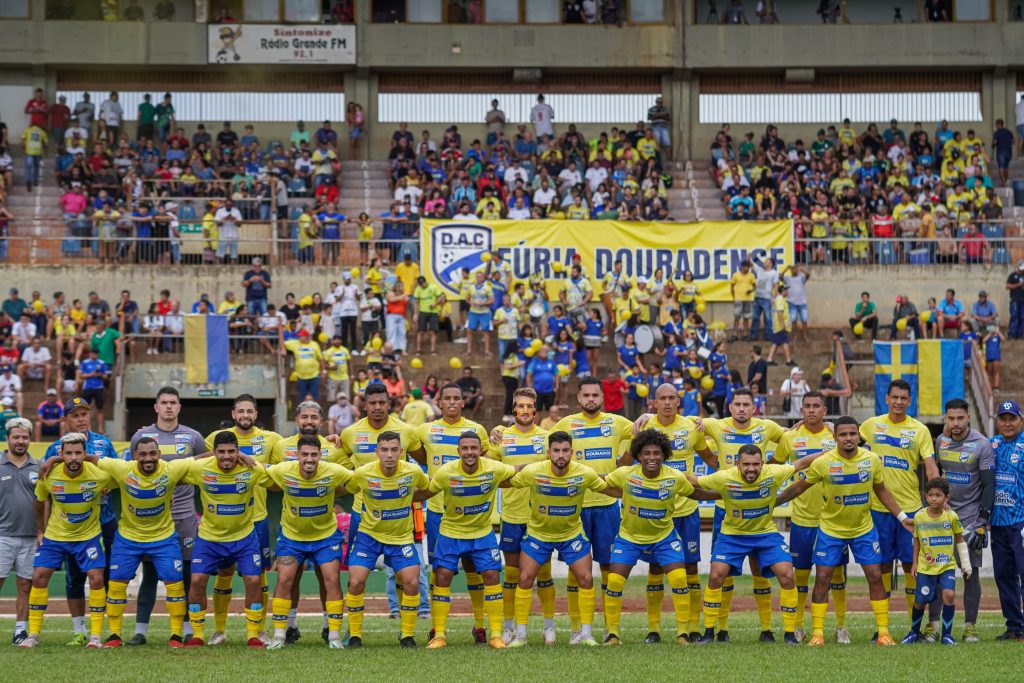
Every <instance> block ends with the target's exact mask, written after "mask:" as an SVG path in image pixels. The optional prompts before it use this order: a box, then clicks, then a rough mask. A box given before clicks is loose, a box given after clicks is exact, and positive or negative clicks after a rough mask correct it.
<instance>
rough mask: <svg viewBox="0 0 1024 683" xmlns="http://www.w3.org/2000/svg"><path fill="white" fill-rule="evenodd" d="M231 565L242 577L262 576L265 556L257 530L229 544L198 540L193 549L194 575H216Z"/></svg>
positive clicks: (200, 538) (201, 538) (203, 539)
mask: <svg viewBox="0 0 1024 683" xmlns="http://www.w3.org/2000/svg"><path fill="white" fill-rule="evenodd" d="M231 565H235V566H236V567H237V568H238V573H239V574H241V575H242V576H259V575H260V572H261V571H262V569H263V555H262V553H260V542H259V539H257V538H256V530H255V529H253V530H252V532H251V533H250V534H249V535H248V536H246V537H245V538H241V539H239V540H237V541H229V542H227V543H222V542H220V541H208V540H206V539H205V538H203V537H202V536H200V537H199V538H197V539H196V545H195V548H193V549H192V573H193V574H216V573H217V572H219V571H220V570H221V569H227V568H228V567H230V566H231Z"/></svg>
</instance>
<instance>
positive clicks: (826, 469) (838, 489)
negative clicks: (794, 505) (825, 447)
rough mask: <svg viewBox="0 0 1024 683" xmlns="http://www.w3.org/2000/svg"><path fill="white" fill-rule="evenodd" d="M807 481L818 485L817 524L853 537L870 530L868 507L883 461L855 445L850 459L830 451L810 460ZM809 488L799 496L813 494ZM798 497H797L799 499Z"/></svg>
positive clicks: (835, 534) (827, 532) (871, 525)
mask: <svg viewBox="0 0 1024 683" xmlns="http://www.w3.org/2000/svg"><path fill="white" fill-rule="evenodd" d="M803 474H804V478H805V479H806V480H807V483H809V484H812V485H813V484H818V485H819V488H818V490H817V495H818V497H820V498H821V499H822V507H821V516H820V523H819V524H815V525H813V526H818V528H820V529H821V530H822V531H824V532H825V533H826V534H828V535H829V536H835V537H836V538H845V539H848V538H856V537H857V536H861V535H863V534H866V533H867V532H869V531H871V529H872V528H873V527H874V522H873V521H872V520H871V509H870V507H869V502H870V499H871V498H872V497H873V496H872V491H873V489H874V486H875V484H878V483H880V482H881V481H882V461H881V460H879V458H878V456H877V455H875V454H874V453H872V452H871V451H869V450H866V449H864V448H858V449H857V454H856V455H855V456H853V457H852V458H844V457H842V456H841V455H839V452H838V451H835V450H832V451H829V452H828V453H825V455H823V456H821V457H820V458H818V459H817V460H815V461H814V462H812V463H811V466H810V467H808V468H807V469H806V470H805V471H804V472H803ZM814 493H815V490H814V489H813V488H812V489H811V490H809V491H804V493H803V495H802V496H800V497H801V498H802V497H804V496H806V495H808V494H814ZM798 500H799V498H798Z"/></svg>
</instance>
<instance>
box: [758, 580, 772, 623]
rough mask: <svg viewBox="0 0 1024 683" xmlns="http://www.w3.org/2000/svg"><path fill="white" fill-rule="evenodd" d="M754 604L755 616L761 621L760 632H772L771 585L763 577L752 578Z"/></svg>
mask: <svg viewBox="0 0 1024 683" xmlns="http://www.w3.org/2000/svg"><path fill="white" fill-rule="evenodd" d="M754 602H755V603H756V604H757V616H758V617H760V619H761V630H762V631H771V630H772V583H771V581H769V580H768V579H766V578H764V577H763V576H755V577H754Z"/></svg>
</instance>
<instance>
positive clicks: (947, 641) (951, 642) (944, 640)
mask: <svg viewBox="0 0 1024 683" xmlns="http://www.w3.org/2000/svg"><path fill="white" fill-rule="evenodd" d="M940 642H941V643H942V644H943V645H956V641H955V640H953V636H948V635H943V636H942V640H941V641H940Z"/></svg>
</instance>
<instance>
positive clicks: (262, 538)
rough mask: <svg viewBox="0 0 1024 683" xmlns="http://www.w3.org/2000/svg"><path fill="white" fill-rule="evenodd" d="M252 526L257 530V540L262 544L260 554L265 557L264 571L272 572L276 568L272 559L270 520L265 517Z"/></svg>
mask: <svg viewBox="0 0 1024 683" xmlns="http://www.w3.org/2000/svg"><path fill="white" fill-rule="evenodd" d="M252 526H253V528H254V529H255V530H256V540H257V542H258V543H259V544H260V554H261V555H262V556H263V571H270V568H271V567H273V566H274V563H273V561H272V560H271V559H270V557H271V553H270V520H269V519H268V518H267V517H264V518H263V519H261V520H260V521H258V522H253V523H252Z"/></svg>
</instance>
